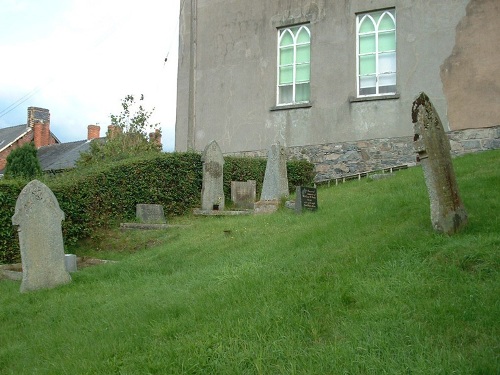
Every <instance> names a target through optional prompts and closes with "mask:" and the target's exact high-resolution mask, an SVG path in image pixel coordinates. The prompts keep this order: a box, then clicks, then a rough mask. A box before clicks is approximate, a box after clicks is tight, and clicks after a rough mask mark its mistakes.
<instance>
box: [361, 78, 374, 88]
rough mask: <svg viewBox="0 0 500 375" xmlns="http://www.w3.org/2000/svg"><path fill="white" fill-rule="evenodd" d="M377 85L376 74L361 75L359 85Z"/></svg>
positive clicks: (364, 86)
mask: <svg viewBox="0 0 500 375" xmlns="http://www.w3.org/2000/svg"><path fill="white" fill-rule="evenodd" d="M376 85H377V78H376V77H375V76H361V77H359V87H360V88H367V87H375V86H376Z"/></svg>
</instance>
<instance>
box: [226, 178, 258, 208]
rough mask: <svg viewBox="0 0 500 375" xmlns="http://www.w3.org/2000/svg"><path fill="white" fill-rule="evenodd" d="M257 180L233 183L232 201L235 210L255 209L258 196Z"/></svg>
mask: <svg viewBox="0 0 500 375" xmlns="http://www.w3.org/2000/svg"><path fill="white" fill-rule="evenodd" d="M256 192H257V183H256V181H255V180H249V181H231V200H232V201H233V203H234V207H235V208H240V209H253V207H254V204H255V197H256V195H257V193H256Z"/></svg>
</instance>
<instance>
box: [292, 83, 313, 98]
mask: <svg viewBox="0 0 500 375" xmlns="http://www.w3.org/2000/svg"><path fill="white" fill-rule="evenodd" d="M310 96H311V85H310V84H309V83H302V84H299V85H297V86H296V88H295V101H296V102H308V101H309V97H310Z"/></svg>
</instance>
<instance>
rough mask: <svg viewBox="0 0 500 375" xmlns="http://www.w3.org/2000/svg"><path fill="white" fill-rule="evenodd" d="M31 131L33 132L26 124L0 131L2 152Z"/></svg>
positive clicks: (0, 149) (0, 148)
mask: <svg viewBox="0 0 500 375" xmlns="http://www.w3.org/2000/svg"><path fill="white" fill-rule="evenodd" d="M30 131H32V130H31V128H30V127H28V126H26V124H22V125H16V126H10V127H8V128H2V129H0V151H3V150H4V149H6V148H7V147H9V146H10V145H11V144H13V143H14V142H15V141H17V140H18V139H19V138H21V137H22V136H24V135H25V134H27V133H29V132H30Z"/></svg>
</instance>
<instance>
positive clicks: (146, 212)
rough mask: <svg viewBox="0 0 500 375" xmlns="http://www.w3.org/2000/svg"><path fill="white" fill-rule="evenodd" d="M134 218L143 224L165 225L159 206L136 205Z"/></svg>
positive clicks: (161, 209)
mask: <svg viewBox="0 0 500 375" xmlns="http://www.w3.org/2000/svg"><path fill="white" fill-rule="evenodd" d="M135 216H136V218H137V219H138V220H139V221H140V222H141V223H145V224H166V222H167V221H166V220H165V214H164V212H163V206H162V205H161V204H136V206H135Z"/></svg>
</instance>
